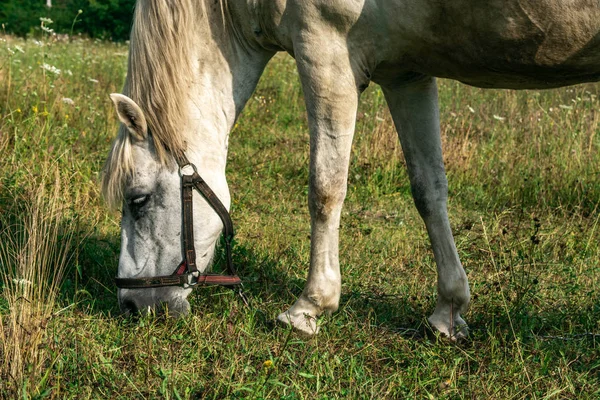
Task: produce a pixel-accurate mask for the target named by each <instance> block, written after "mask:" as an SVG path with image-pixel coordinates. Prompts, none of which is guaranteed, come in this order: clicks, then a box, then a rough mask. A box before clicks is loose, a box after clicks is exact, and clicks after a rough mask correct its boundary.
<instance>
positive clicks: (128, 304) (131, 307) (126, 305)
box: [121, 300, 140, 315]
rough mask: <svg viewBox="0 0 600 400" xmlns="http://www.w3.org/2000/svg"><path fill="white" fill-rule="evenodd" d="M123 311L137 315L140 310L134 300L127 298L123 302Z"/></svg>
mask: <svg viewBox="0 0 600 400" xmlns="http://www.w3.org/2000/svg"><path fill="white" fill-rule="evenodd" d="M121 311H123V313H124V314H125V315H136V314H137V313H138V312H139V311H140V310H139V309H138V308H137V306H136V305H135V303H134V302H133V301H132V300H126V301H124V302H123V303H122V304H121Z"/></svg>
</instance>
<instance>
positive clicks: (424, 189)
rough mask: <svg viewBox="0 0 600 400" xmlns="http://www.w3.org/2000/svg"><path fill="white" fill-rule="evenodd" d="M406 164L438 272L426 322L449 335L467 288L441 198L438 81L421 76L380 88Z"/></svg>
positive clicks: (457, 331) (455, 329) (455, 335)
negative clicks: (434, 299)
mask: <svg viewBox="0 0 600 400" xmlns="http://www.w3.org/2000/svg"><path fill="white" fill-rule="evenodd" d="M383 91H384V94H385V97H386V100H387V102H388V105H389V107H390V111H391V113H392V117H393V119H394V124H395V125H396V129H397V131H398V136H399V138H400V142H401V144H402V149H403V153H404V157H405V159H406V164H407V167H408V173H409V177H410V183H411V191H412V195H413V199H414V202H415V205H416V207H417V209H418V211H419V214H420V215H421V217H422V219H423V221H424V222H425V225H426V227H427V232H428V234H429V238H430V240H431V245H432V248H433V253H434V257H435V262H436V265H437V272H438V288H437V292H438V298H437V304H436V307H435V311H434V312H433V314H432V315H431V316H430V317H429V323H430V324H431V325H432V326H433V327H434V328H435V329H437V330H438V331H440V332H441V333H443V334H444V335H446V336H448V337H449V338H451V339H459V338H462V337H464V336H466V335H467V333H468V328H467V325H466V323H465V321H464V320H463V319H462V317H461V314H462V313H464V312H465V311H466V310H467V307H468V304H469V299H470V293H469V284H468V281H467V276H466V274H465V271H464V269H463V267H462V265H461V263H460V259H459V257H458V253H457V251H456V246H455V244H454V238H453V237H452V231H451V229H450V223H449V221H448V212H447V207H446V201H447V197H448V183H447V180H446V173H445V171H444V163H443V159H442V147H441V139H440V127H439V110H438V99H437V86H436V82H435V79H434V78H429V77H426V78H424V79H423V80H420V81H418V82H413V83H410V84H407V85H404V86H399V87H394V88H389V87H387V88H386V87H384V88H383Z"/></svg>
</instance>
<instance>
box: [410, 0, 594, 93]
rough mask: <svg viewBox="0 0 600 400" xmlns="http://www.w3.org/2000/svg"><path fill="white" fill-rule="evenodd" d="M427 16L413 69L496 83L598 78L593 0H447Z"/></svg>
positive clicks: (532, 84)
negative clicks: (422, 43)
mask: <svg viewBox="0 0 600 400" xmlns="http://www.w3.org/2000/svg"><path fill="white" fill-rule="evenodd" d="M467 10H468V11H467ZM429 22H430V23H428V24H427V25H426V26H429V27H430V31H429V32H423V39H424V41H425V43H427V44H426V45H425V46H423V47H421V48H419V49H418V50H417V51H416V56H415V58H414V61H415V64H416V65H418V67H419V69H421V71H419V72H423V73H427V74H429V75H434V76H439V77H447V78H452V79H457V80H460V81H463V82H465V83H468V84H471V85H474V86H481V87H498V88H550V87H557V86H565V85H570V84H575V83H581V82H589V81H597V80H600V1H598V0H509V1H498V0H496V1H487V2H480V1H477V0H470V1H466V0H465V1H455V2H446V3H444V5H442V6H439V7H438V8H437V9H435V11H433V12H432V13H430V14H429Z"/></svg>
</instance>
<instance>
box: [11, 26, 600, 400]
mask: <svg viewBox="0 0 600 400" xmlns="http://www.w3.org/2000/svg"><path fill="white" fill-rule="evenodd" d="M0 40H1V41H0V223H1V225H0V235H1V236H0V268H1V272H2V281H3V285H2V291H1V292H0V295H1V296H0V317H1V318H0V340H2V344H1V345H0V398H10V399H12V398H17V397H19V398H50V399H68V398H73V399H87V398H90V399H101V398H107V399H108V398H110V399H133V398H135V399H137V398H139V399H150V398H166V399H179V398H181V399H195V398H209V399H221V398H248V399H262V398H269V399H271V398H272V399H280V398H281V399H335V398H348V399H368V398H374V399H381V398H390V399H401V398H414V399H429V398H431V399H434V398H436V399H437V398H439V399H462V398H471V399H482V398H487V399H550V398H554V399H597V398H600V288H599V287H598V286H599V284H600V270H599V264H598V259H599V253H600V247H599V245H598V242H599V239H600V226H598V225H599V224H598V222H599V219H600V210H599V209H598V206H599V204H600V181H599V179H598V172H600V151H599V150H600V101H599V99H598V96H600V86H599V85H593V84H589V85H582V86H576V87H571V88H565V89H560V90H555V91H522V92H514V91H492V90H488V91H484V90H479V89H475V88H471V87H467V86H464V85H461V84H459V83H455V82H451V81H440V103H441V109H442V134H443V145H444V149H445V160H446V168H447V171H448V178H449V186H450V200H449V210H450V218H451V222H452V224H453V229H454V234H455V238H456V242H457V246H458V250H459V253H460V255H461V257H462V261H463V263H464V266H465V269H466V271H467V273H468V276H469V280H470V282H471V287H472V296H473V300H472V305H471V307H470V310H469V312H468V313H467V314H466V315H465V319H466V320H467V321H468V322H469V324H470V327H471V336H470V339H469V340H468V341H466V342H464V343H459V344H458V345H454V344H451V343H448V342H447V341H446V340H443V339H441V338H438V337H436V336H435V335H431V334H428V333H427V329H426V317H427V316H428V315H429V314H430V313H431V312H432V310H433V308H434V304H435V293H436V289H435V282H436V274H435V265H434V262H433V255H432V253H431V251H430V246H429V241H428V239H427V235H426V232H425V228H424V225H423V223H422V222H421V220H420V218H419V216H418V213H417V211H416V209H415V208H414V206H413V204H412V198H411V196H410V188H409V183H408V178H407V174H406V170H405V168H404V165H403V158H402V155H401V150H400V149H399V146H398V142H397V139H396V136H395V132H394V129H393V126H392V123H391V119H390V116H389V114H388V112H387V110H386V106H385V101H384V99H383V96H382V93H381V91H380V90H379V89H378V88H377V87H375V86H374V85H373V86H372V87H370V88H369V89H368V90H367V92H366V93H365V94H364V96H363V100H362V103H361V106H360V112H359V116H358V123H357V133H356V137H355V142H354V150H353V157H352V164H351V171H350V178H349V182H348V184H349V190H348V197H347V200H346V203H345V207H344V211H343V216H342V227H341V244H340V258H341V268H342V272H343V292H342V300H341V305H340V310H339V311H338V312H337V313H335V314H334V315H333V316H331V317H328V318H323V319H321V320H320V324H321V333H320V334H319V335H318V336H317V337H315V338H311V339H305V338H301V337H298V336H296V335H295V334H294V333H292V332H290V331H288V330H286V329H284V328H281V327H277V326H274V324H273V322H272V321H273V319H274V317H275V316H276V315H277V314H278V313H279V312H281V311H283V310H285V309H286V308H287V307H288V306H289V305H290V304H292V303H293V301H294V300H295V298H296V297H297V296H298V295H299V293H300V292H301V290H302V286H303V284H304V280H305V277H306V272H307V268H308V263H309V259H308V256H309V234H310V230H309V227H310V224H309V216H308V209H307V205H306V204H307V200H306V196H307V180H308V175H307V174H308V168H307V163H308V133H307V127H306V116H305V113H304V106H303V103H302V94H301V90H300V87H299V84H298V80H297V74H296V72H295V69H294V63H293V60H292V59H291V58H290V57H287V56H278V57H276V58H275V59H274V61H273V62H272V63H271V64H270V65H269V67H268V69H267V70H266V72H265V74H264V76H263V78H262V80H261V82H260V85H259V87H258V89H257V91H256V93H255V95H254V96H253V97H252V99H251V100H250V101H249V103H248V105H247V107H246V110H245V111H244V113H243V115H242V117H241V118H240V120H239V122H238V124H237V125H236V128H235V130H234V132H233V135H232V139H231V141H230V153H229V164H228V180H229V184H230V189H231V193H232V196H233V208H232V217H233V220H234V223H235V225H236V229H237V240H236V244H235V248H234V257H235V261H236V264H237V265H238V268H239V272H240V274H241V276H242V277H243V279H244V281H245V288H246V291H247V294H248V296H249V297H250V299H251V303H252V305H251V307H250V308H245V307H244V305H243V304H242V303H241V302H240V301H239V300H238V299H237V298H236V296H235V295H234V294H233V293H231V292H230V291H228V290H226V289H221V288H210V289H202V288H201V289H199V290H197V291H196V292H195V293H194V294H193V295H192V296H191V297H192V307H193V312H192V314H191V315H190V316H189V317H186V318H183V319H179V320H163V319H160V318H153V317H143V318H141V319H140V320H138V321H133V320H129V319H126V318H123V317H122V316H120V315H119V312H118V307H117V300H116V289H115V286H114V284H113V282H112V278H113V277H114V276H115V273H116V269H117V262H118V253H119V245H120V237H119V235H120V232H119V214H118V213H114V212H110V211H109V210H108V209H107V207H106V206H105V205H104V204H103V202H102V200H101V198H100V195H99V190H98V178H99V173H100V171H101V169H102V164H103V162H104V159H105V157H106V155H107V152H108V149H109V146H110V143H111V140H112V138H113V135H114V134H115V132H116V128H117V123H116V117H115V115H114V113H113V109H112V105H111V103H110V100H109V98H108V94H109V93H111V92H115V91H119V89H120V88H121V86H122V83H123V80H124V74H125V65H126V55H127V47H125V46H124V45H117V44H110V43H102V42H94V41H88V40H81V39H77V40H74V41H72V42H71V43H58V42H51V41H49V40H43V41H41V42H35V41H33V40H29V41H22V40H17V39H14V38H10V37H4V38H2V39H0ZM52 282H54V285H53V284H52Z"/></svg>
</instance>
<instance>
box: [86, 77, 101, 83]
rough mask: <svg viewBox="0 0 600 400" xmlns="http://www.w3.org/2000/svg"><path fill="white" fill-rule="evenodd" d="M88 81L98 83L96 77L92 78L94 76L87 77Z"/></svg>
mask: <svg viewBox="0 0 600 400" xmlns="http://www.w3.org/2000/svg"><path fill="white" fill-rule="evenodd" d="M88 81H90V82H92V83H98V82H99V81H98V79H94V78H88Z"/></svg>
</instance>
